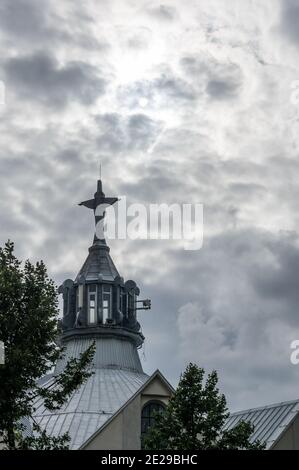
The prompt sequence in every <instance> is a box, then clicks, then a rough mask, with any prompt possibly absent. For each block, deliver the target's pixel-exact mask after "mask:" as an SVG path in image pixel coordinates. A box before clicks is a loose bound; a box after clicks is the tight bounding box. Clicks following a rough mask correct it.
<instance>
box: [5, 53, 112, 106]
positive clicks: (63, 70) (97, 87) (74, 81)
mask: <svg viewBox="0 0 299 470" xmlns="http://www.w3.org/2000/svg"><path fill="white" fill-rule="evenodd" d="M3 68H4V73H5V78H6V82H7V88H8V89H13V90H14V92H15V93H16V95H17V96H18V97H19V98H21V99H24V100H29V101H36V102H38V103H40V104H44V105H47V106H49V107H52V108H53V107H55V108H57V107H64V106H65V105H66V104H68V103H69V102H70V101H75V102H79V103H81V104H84V105H90V104H92V103H94V102H95V100H96V99H97V98H98V97H99V96H100V95H102V94H103V93H104V92H105V85H106V82H105V80H104V79H103V78H101V77H100V76H99V71H98V70H97V69H96V68H95V67H93V66H91V65H89V64H87V63H84V62H79V61H76V62H75V61H72V62H68V63H66V64H64V65H61V64H59V63H58V61H57V60H56V59H55V58H54V57H52V56H50V55H48V54H46V53H44V52H39V53H36V54H34V55H30V56H18V57H13V58H10V59H7V60H6V61H5V62H4V64H3Z"/></svg>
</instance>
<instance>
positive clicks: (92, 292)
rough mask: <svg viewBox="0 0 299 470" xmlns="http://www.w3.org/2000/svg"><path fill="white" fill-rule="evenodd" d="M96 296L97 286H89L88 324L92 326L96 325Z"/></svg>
mask: <svg viewBox="0 0 299 470" xmlns="http://www.w3.org/2000/svg"><path fill="white" fill-rule="evenodd" d="M96 294H97V286H92V285H91V286H89V288H88V323H89V324H90V325H93V324H95V323H96V311H97V309H96V303H97V299H96Z"/></svg>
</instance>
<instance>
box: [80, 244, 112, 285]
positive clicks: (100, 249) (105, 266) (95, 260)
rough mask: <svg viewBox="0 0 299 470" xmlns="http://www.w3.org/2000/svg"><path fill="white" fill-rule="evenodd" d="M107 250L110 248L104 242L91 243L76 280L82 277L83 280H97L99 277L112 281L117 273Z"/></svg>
mask: <svg viewBox="0 0 299 470" xmlns="http://www.w3.org/2000/svg"><path fill="white" fill-rule="evenodd" d="M109 251H110V248H109V247H108V246H107V245H105V244H104V243H99V244H96V243H95V244H93V245H92V246H91V247H90V248H89V254H88V256H87V258H86V260H85V262H84V264H83V266H82V268H81V269H80V271H79V273H78V276H77V278H76V282H78V281H79V280H80V278H82V277H83V278H84V279H85V281H98V280H99V279H100V278H101V279H102V280H103V281H110V282H111V281H114V279H115V278H116V277H118V276H119V273H118V271H117V269H116V267H115V264H114V263H113V261H112V258H111V256H110V254H109Z"/></svg>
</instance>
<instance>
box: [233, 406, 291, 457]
mask: <svg viewBox="0 0 299 470" xmlns="http://www.w3.org/2000/svg"><path fill="white" fill-rule="evenodd" d="M298 411H299V400H294V401H289V402H283V403H276V404H274V405H268V406H265V407H260V408H253V409H250V410H245V411H238V412H237V413H232V414H231V415H230V417H229V419H228V420H227V422H226V424H225V426H224V429H232V428H233V427H234V426H236V424H238V423H239V422H240V421H242V420H243V421H249V422H251V423H252V424H253V425H254V428H255V429H254V433H253V434H252V436H251V441H254V440H255V439H258V440H260V441H261V442H265V443H266V448H267V449H270V448H271V447H272V446H273V444H274V443H275V442H276V441H277V439H278V438H279V437H280V436H281V434H282V433H283V432H284V431H285V430H286V428H287V427H288V426H289V424H290V423H291V422H292V420H293V419H294V418H295V416H296V415H297V413H298Z"/></svg>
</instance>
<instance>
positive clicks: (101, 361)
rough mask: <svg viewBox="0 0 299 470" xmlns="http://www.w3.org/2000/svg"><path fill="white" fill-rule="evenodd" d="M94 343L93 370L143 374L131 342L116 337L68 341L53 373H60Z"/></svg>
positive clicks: (84, 337) (82, 337) (83, 338)
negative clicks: (111, 369) (115, 370)
mask: <svg viewBox="0 0 299 470" xmlns="http://www.w3.org/2000/svg"><path fill="white" fill-rule="evenodd" d="M92 343H95V346H96V350H95V354H94V358H93V363H92V367H93V368H109V369H110V368H118V369H127V370H130V371H131V372H137V373H143V370H142V366H141V362H140V358H139V354H138V351H137V349H136V347H135V346H134V344H133V343H132V342H131V341H128V340H123V339H122V338H117V337H109V336H108V337H107V338H105V337H98V338H94V337H86V336H81V337H78V338H74V339H71V340H69V341H68V342H67V343H66V344H65V348H66V349H65V352H64V358H63V359H61V360H60V361H58V362H57V364H56V367H55V373H56V374H58V373H60V372H61V371H62V370H63V369H64V367H65V365H66V363H67V361H68V360H69V359H70V358H72V357H73V358H78V357H79V356H80V354H81V353H82V352H84V351H86V349H87V348H88V347H89V346H91V344H92Z"/></svg>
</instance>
